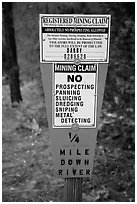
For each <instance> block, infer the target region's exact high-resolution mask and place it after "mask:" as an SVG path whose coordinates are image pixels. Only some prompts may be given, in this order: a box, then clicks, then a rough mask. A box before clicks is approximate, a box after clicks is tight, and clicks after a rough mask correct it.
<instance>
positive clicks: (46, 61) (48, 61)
mask: <svg viewBox="0 0 137 204" xmlns="http://www.w3.org/2000/svg"><path fill="white" fill-rule="evenodd" d="M40 15H41V14H40ZM44 15H45V14H44ZM44 15H43V16H40V18H41V21H40V22H41V25H40V26H41V39H40V41H42V42H41V48H40V49H42V50H41V51H40V52H41V54H42V56H40V63H47V64H48V63H58V62H64V63H65V62H66V63H73V61H74V60H72V61H71V60H70V61H65V60H64V61H62V60H56V61H55V60H54V61H53V60H44V59H43V43H44V42H43V34H42V19H43V18H44V17H46V16H49V17H62V16H63V15H50V14H48V15H46V16H44ZM74 16H76V17H81V18H84V17H91V15H84V16H81V15H76V14H74V15H66V17H74ZM92 16H96V18H100V17H103V16H104V17H105V16H107V17H108V19H109V20H108V34H107V35H108V36H107V50H106V59H104V60H91V61H89V60H87V61H81V62H82V63H86V64H87V63H92V62H94V63H109V44H110V21H111V15H109V14H108V15H107V14H106V15H92ZM72 27H74V26H72Z"/></svg>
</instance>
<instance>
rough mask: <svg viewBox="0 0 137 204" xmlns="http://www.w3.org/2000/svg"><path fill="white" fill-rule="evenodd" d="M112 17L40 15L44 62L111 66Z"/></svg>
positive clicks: (42, 59) (41, 46) (41, 59)
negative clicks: (107, 64)
mask: <svg viewBox="0 0 137 204" xmlns="http://www.w3.org/2000/svg"><path fill="white" fill-rule="evenodd" d="M109 38H110V15H50V14H47V15H46V14H40V62H41V63H53V62H73V63H74V62H75V61H81V62H84V63H89V62H101V63H108V60H109Z"/></svg>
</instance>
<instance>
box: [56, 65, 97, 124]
mask: <svg viewBox="0 0 137 204" xmlns="http://www.w3.org/2000/svg"><path fill="white" fill-rule="evenodd" d="M97 68H98V67H97V64H96V63H92V64H79V65H76V64H70V63H69V64H66V63H55V64H54V67H53V77H54V80H53V81H54V82H53V83H54V84H53V87H54V90H53V93H54V95H53V97H54V98H53V127H54V128H58V127H59V128H64V127H71V126H72V124H74V123H77V124H79V126H80V127H83V128H84V127H85V128H87V127H89V128H95V127H96V105H97V104H96V102H97V98H96V97H97V70H98V69H97Z"/></svg>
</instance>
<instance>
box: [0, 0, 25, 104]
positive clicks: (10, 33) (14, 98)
mask: <svg viewBox="0 0 137 204" xmlns="http://www.w3.org/2000/svg"><path fill="white" fill-rule="evenodd" d="M2 6H3V25H4V37H5V43H6V50H7V60H8V66H9V68H8V70H9V81H10V94H11V103H12V106H16V105H17V104H18V103H19V102H20V101H22V97H21V91H20V81H19V66H18V62H17V52H16V42H15V31H14V23H13V13H12V7H13V4H12V3H11V2H3V4H2Z"/></svg>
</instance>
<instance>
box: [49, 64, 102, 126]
mask: <svg viewBox="0 0 137 204" xmlns="http://www.w3.org/2000/svg"><path fill="white" fill-rule="evenodd" d="M62 63H64V62H62ZM55 64H56V63H53V65H52V127H53V128H71V126H72V125H61V126H56V125H55V72H54V67H55ZM68 64H73V63H68ZM87 64H91V63H87ZM92 64H96V65H97V70H96V75H95V95H94V97H95V103H94V124H92V125H89V126H88V125H85V126H84V125H80V126H79V127H80V128H96V119H97V85H98V63H92Z"/></svg>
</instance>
